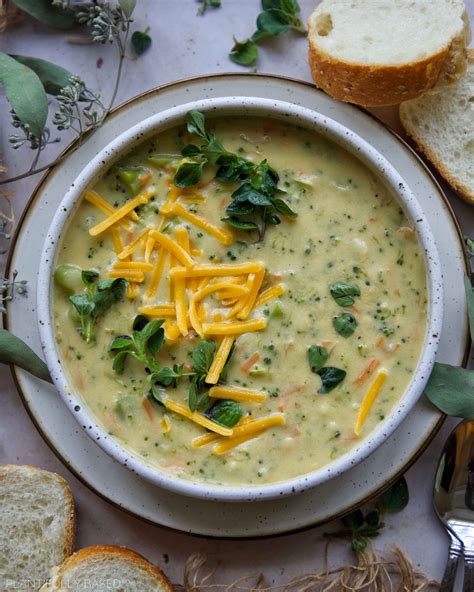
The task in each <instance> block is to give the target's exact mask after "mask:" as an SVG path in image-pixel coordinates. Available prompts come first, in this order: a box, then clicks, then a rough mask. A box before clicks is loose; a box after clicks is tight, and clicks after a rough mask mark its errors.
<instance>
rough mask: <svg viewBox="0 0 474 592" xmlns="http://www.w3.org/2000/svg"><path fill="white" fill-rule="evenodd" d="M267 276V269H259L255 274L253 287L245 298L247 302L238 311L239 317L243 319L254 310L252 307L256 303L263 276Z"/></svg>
mask: <svg viewBox="0 0 474 592" xmlns="http://www.w3.org/2000/svg"><path fill="white" fill-rule="evenodd" d="M264 276H265V270H263V269H262V270H260V271H257V272H256V273H255V274H254V281H253V283H252V287H251V288H250V291H249V293H248V296H247V299H246V300H245V304H244V306H243V307H242V309H241V310H240V311H239V312H238V313H237V318H238V319H241V320H245V319H246V318H247V317H248V316H249V314H250V313H251V312H252V309H253V307H254V304H255V300H256V299H257V294H258V293H259V291H260V288H261V286H262V283H263V278H264Z"/></svg>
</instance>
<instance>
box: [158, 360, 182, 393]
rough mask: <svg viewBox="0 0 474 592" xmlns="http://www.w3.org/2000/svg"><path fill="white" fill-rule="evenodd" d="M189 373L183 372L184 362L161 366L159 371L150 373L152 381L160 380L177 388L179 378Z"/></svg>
mask: <svg viewBox="0 0 474 592" xmlns="http://www.w3.org/2000/svg"><path fill="white" fill-rule="evenodd" d="M183 376H187V374H185V373H183V364H181V365H178V364H174V365H173V367H171V368H169V367H164V368H160V369H159V370H158V372H154V373H153V374H151V375H150V382H158V383H159V384H161V385H163V386H171V387H173V388H176V386H177V385H178V380H179V379H180V378H182V377H183Z"/></svg>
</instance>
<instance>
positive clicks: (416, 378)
mask: <svg viewBox="0 0 474 592" xmlns="http://www.w3.org/2000/svg"><path fill="white" fill-rule="evenodd" d="M191 109H198V110H200V111H203V112H204V113H206V115H207V117H209V118H212V117H215V116H218V117H226V116H255V115H257V116H265V117H271V118H274V119H279V120H283V121H285V122H287V123H291V124H295V125H299V126H302V127H304V128H307V129H309V130H313V131H314V132H315V133H318V134H320V135H322V136H324V137H326V138H328V139H330V140H332V141H334V142H336V143H337V144H339V145H340V146H342V147H344V148H345V149H346V150H347V151H348V152H350V153H352V154H354V155H355V156H356V157H357V158H358V159H359V160H361V161H362V162H363V163H364V164H365V165H366V166H367V167H368V168H369V169H371V170H372V171H373V172H374V174H376V175H377V176H378V177H379V178H380V179H381V180H382V181H383V182H384V184H385V185H386V187H387V188H388V190H389V191H390V192H391V193H392V194H393V195H394V196H395V197H396V199H398V201H399V203H400V205H401V207H402V208H403V209H404V211H405V214H406V215H407V217H408V218H409V220H410V221H411V223H412V224H413V225H414V226H415V227H416V229H417V232H418V237H419V241H420V243H421V246H422V249H423V252H424V261H425V265H426V270H427V286H428V314H427V324H426V333H425V341H424V345H423V349H422V353H421V356H420V359H419V361H418V365H417V367H416V369H415V372H414V373H413V376H412V379H411V381H410V384H409V385H408V388H407V389H406V391H405V393H404V394H403V396H402V397H401V399H400V401H399V403H398V404H397V405H396V406H395V407H394V408H393V410H392V411H391V413H390V414H389V415H388V416H387V417H386V418H385V420H384V421H382V422H381V423H380V424H379V426H378V427H377V428H376V429H375V430H374V431H372V432H371V433H370V434H369V435H368V436H367V437H366V438H365V439H364V440H362V441H361V442H360V443H359V444H358V445H357V446H356V447H355V448H353V449H352V450H350V451H349V452H347V453H346V454H345V455H343V456H342V457H340V458H338V459H336V460H335V461H333V462H331V463H330V464H328V465H326V466H324V467H322V468H320V469H318V470H316V471H313V472H311V473H308V474H305V475H301V476H299V477H296V478H292V479H290V480H287V481H281V482H278V483H272V484H267V485H258V486H250V485H249V486H239V487H234V486H232V487H229V486H218V485H212V484H209V483H200V482H195V481H190V480H184V479H181V478H179V477H174V476H172V475H170V474H168V473H166V472H164V471H161V470H160V469H159V468H157V467H156V466H151V465H150V464H149V463H147V462H146V461H145V460H144V459H143V458H140V457H139V456H138V455H135V454H134V453H133V452H132V451H130V450H129V449H127V448H125V447H124V446H122V445H121V444H120V443H119V442H118V441H117V440H115V439H113V438H112V437H110V436H109V435H108V434H107V433H106V431H105V430H104V429H103V428H102V427H101V426H100V424H99V423H98V422H97V420H96V418H95V417H94V416H93V414H91V413H90V412H89V410H88V409H87V406H85V405H84V403H83V401H82V400H81V398H80V397H79V396H78V395H77V394H76V393H74V392H73V391H72V390H71V388H70V386H69V383H68V379H67V375H66V373H65V371H64V369H63V367H62V363H61V359H60V355H59V352H58V348H57V346H56V341H55V336H54V323H53V320H52V319H53V315H52V302H53V271H54V267H55V260H56V250H57V247H58V244H59V243H60V241H61V237H62V234H63V232H64V231H65V229H66V228H67V225H68V222H69V221H70V219H71V217H72V215H73V213H74V211H75V209H76V208H77V207H78V205H79V203H80V201H81V196H82V195H83V193H84V191H85V190H86V189H88V188H90V187H92V186H93V185H94V184H95V183H96V181H97V179H98V178H100V177H101V175H103V174H104V172H105V171H106V170H107V169H108V168H109V167H110V166H111V164H112V163H113V162H115V161H116V160H118V159H119V158H120V157H122V156H123V155H124V154H126V153H127V152H129V151H130V150H131V149H132V148H133V146H135V145H137V144H139V143H141V142H143V141H144V140H146V139H147V138H149V137H151V136H153V135H155V134H157V133H159V132H160V131H163V130H166V129H169V128H171V127H174V126H176V125H180V124H183V123H184V121H185V117H186V113H187V112H188V111H189V110H191ZM39 278H40V280H39V282H38V321H39V332H40V338H41V343H42V347H43V351H44V355H45V359H46V363H47V364H48V368H49V370H50V373H51V376H52V378H53V380H54V383H55V385H56V387H57V389H58V391H59V393H60V394H61V396H62V398H63V400H64V402H65V403H66V405H67V406H68V407H69V409H70V411H71V412H72V413H73V414H74V416H75V417H76V419H77V421H78V422H79V424H80V425H81V426H82V428H83V429H85V430H86V432H87V434H88V435H89V436H90V437H91V438H92V439H93V440H94V441H96V442H97V443H98V445H99V446H100V447H101V448H103V449H104V450H105V451H106V452H107V453H108V454H109V455H110V456H111V457H113V458H114V459H115V460H116V461H118V462H120V463H122V464H124V465H125V466H126V467H128V468H129V469H130V470H132V471H134V472H135V473H136V474H137V475H139V476H141V477H143V478H145V479H148V480H149V481H151V482H153V483H155V484H156V485H158V486H160V487H164V488H166V489H169V490H172V491H175V492H177V493H181V494H184V495H189V496H192V497H198V498H203V499H213V500H222V501H255V500H259V499H271V498H276V497H280V496H284V495H291V494H293V493H297V492H300V491H303V490H305V489H308V488H310V487H314V486H316V485H318V484H320V483H322V482H323V481H327V480H328V479H332V478H333V477H335V476H337V475H340V474H341V473H343V472H344V471H346V470H347V469H349V468H350V467H352V466H353V465H354V464H356V463H358V462H360V461H362V460H363V459H365V458H366V457H367V456H368V455H369V454H371V452H373V451H374V450H375V449H376V448H377V447H378V446H379V445H380V444H381V443H382V442H383V441H384V440H385V439H387V437H388V436H389V435H390V434H391V433H392V432H393V431H394V430H395V429H396V428H397V426H398V425H399V424H400V423H401V422H402V421H403V419H404V418H405V417H406V415H407V414H408V413H409V412H410V410H411V409H412V407H413V406H414V404H415V403H416V401H417V400H418V398H419V397H420V396H421V394H422V392H423V389H424V386H425V384H426V382H427V380H428V378H429V376H430V373H431V370H432V367H433V364H434V359H435V354H436V349H437V346H438V342H439V336H440V332H441V326H442V313H443V302H442V300H443V290H442V277H441V271H440V263H439V258H438V253H437V251H436V247H435V242H434V239H433V236H432V234H431V230H430V228H429V226H428V223H427V221H426V219H425V216H424V215H423V211H422V210H421V208H420V206H419V204H418V202H417V200H416V197H415V195H414V194H413V193H412V192H411V190H410V188H409V187H407V186H406V184H405V183H404V181H403V179H402V178H401V177H400V175H399V174H398V173H397V171H396V170H395V169H394V168H393V167H392V166H391V165H390V163H389V162H388V161H387V160H386V159H385V158H384V157H383V156H382V155H381V154H380V153H379V152H378V151H377V150H375V148H373V147H372V146H371V145H369V144H368V143H367V142H365V141H364V140H363V139H362V138H361V137H359V136H358V135H356V134H355V133H353V132H352V131H351V130H350V129H348V128H346V127H344V126H342V125H340V124H339V123H337V122H335V121H333V120H332V119H329V118H327V117H325V116H322V115H321V114H319V113H317V112H315V111H312V110H309V109H306V108H303V107H300V106H298V105H294V104H290V103H285V102H282V101H273V100H271V99H262V98H251V97H223V98H216V99H205V100H202V101H196V102H193V103H187V104H185V105H180V106H177V107H173V108H171V109H167V110H166V111H163V112H161V113H157V114H156V115H154V116H152V117H150V118H148V119H146V120H144V121H143V122H141V123H139V124H137V125H135V126H134V127H132V128H130V129H129V130H128V131H127V132H125V133H123V134H121V135H120V136H118V137H117V138H116V139H115V140H114V141H113V142H111V143H110V144H109V145H108V146H107V147H106V148H104V149H103V150H102V151H101V152H99V153H98V154H97V155H91V161H90V163H89V164H88V165H87V166H86V167H85V168H84V170H83V171H82V173H81V174H80V175H79V176H78V177H77V178H76V179H75V181H74V182H73V183H72V185H71V187H70V189H69V191H68V192H67V193H66V195H65V196H64V199H63V200H62V202H61V204H60V207H59V208H58V210H57V212H56V215H55V216H54V218H53V220H52V223H51V226H50V228H49V231H48V234H47V237H46V241H45V246H44V250H43V253H42V257H41V265H40V270H39Z"/></svg>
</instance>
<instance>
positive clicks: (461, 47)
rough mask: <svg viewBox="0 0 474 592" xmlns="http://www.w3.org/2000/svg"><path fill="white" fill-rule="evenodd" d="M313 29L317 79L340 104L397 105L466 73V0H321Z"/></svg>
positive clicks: (312, 51)
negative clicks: (342, 102) (344, 102)
mask: <svg viewBox="0 0 474 592" xmlns="http://www.w3.org/2000/svg"><path fill="white" fill-rule="evenodd" d="M308 25H309V27H308V40H309V55H308V58H309V65H310V68H311V74H312V76H313V79H314V81H315V83H316V85H317V86H319V87H320V88H322V89H323V90H324V91H326V92H327V93H328V94H330V95H331V96H333V97H335V98H336V99H339V100H341V101H346V102H349V103H356V104H359V105H365V106H369V107H376V106H384V105H395V104H398V103H401V102H402V101H406V100H408V99H412V98H415V97H418V96H420V95H421V94H422V93H424V92H426V91H427V90H429V89H430V88H432V87H433V86H434V85H435V84H446V83H449V82H453V81H454V80H456V79H457V78H458V77H459V76H460V75H461V74H462V73H463V71H464V69H465V62H466V55H465V53H466V52H465V48H466V46H467V44H468V43H469V39H470V31H469V20H468V16H467V13H466V8H465V5H464V2H463V0H323V1H322V2H321V3H320V4H319V5H318V7H317V8H316V10H315V11H314V12H313V13H312V14H311V16H310V17H309V22H308Z"/></svg>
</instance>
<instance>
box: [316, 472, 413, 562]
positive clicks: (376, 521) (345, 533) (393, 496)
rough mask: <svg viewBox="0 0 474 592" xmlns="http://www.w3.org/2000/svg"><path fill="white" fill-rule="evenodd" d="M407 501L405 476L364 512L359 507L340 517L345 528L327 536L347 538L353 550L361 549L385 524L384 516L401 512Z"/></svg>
mask: <svg viewBox="0 0 474 592" xmlns="http://www.w3.org/2000/svg"><path fill="white" fill-rule="evenodd" d="M408 502H409V493H408V485H407V482H406V480H405V478H404V477H401V478H400V479H399V480H398V481H397V482H396V483H395V485H393V486H392V487H390V489H388V490H387V491H386V492H385V493H384V494H382V495H381V496H380V497H379V498H378V500H377V501H376V503H375V507H373V508H372V509H371V510H369V511H368V512H367V513H365V514H364V512H363V511H362V510H361V509H358V510H355V511H354V512H352V513H351V514H348V515H347V516H345V517H344V518H343V519H342V522H343V524H344V525H345V526H346V528H345V529H344V530H341V531H338V532H336V533H330V534H328V535H327V536H330V537H337V538H349V539H350V541H351V547H352V550H353V551H355V552H359V551H363V550H364V549H365V548H366V547H367V545H368V542H369V538H372V537H375V536H378V535H379V534H380V529H381V528H383V527H384V526H385V524H384V522H383V519H384V516H386V515H387V514H394V513H396V512H401V510H403V509H404V508H405V507H406V506H407V504H408Z"/></svg>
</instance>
